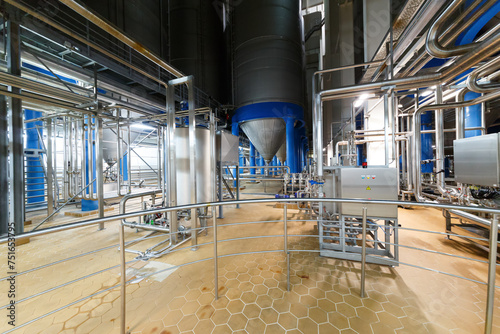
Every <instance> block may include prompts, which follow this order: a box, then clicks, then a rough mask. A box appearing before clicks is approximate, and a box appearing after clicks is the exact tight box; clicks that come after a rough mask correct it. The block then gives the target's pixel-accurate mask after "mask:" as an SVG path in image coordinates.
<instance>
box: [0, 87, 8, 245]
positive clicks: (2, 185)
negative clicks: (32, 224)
mask: <svg viewBox="0 0 500 334" xmlns="http://www.w3.org/2000/svg"><path fill="white" fill-rule="evenodd" d="M8 170H9V137H8V113H7V103H6V97H5V95H0V189H8V188H9V178H8V173H7V171H8ZM0 212H3V214H1V215H0V235H5V234H7V232H8V225H9V215H8V212H9V198H8V196H7V194H6V193H5V192H4V193H3V194H1V196H0Z"/></svg>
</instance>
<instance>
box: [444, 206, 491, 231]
mask: <svg viewBox="0 0 500 334" xmlns="http://www.w3.org/2000/svg"><path fill="white" fill-rule="evenodd" d="M449 211H450V213H451V214H454V215H455V216H459V217H460V218H464V219H466V220H469V221H473V222H475V223H478V224H480V225H483V226H485V227H488V228H490V227H491V222H490V221H489V220H488V219H484V218H481V217H478V216H476V215H473V214H472V213H469V212H464V211H460V210H449Z"/></svg>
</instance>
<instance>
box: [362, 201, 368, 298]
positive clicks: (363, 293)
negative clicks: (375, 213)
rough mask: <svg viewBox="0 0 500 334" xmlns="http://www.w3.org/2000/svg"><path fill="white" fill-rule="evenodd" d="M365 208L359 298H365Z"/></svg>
mask: <svg viewBox="0 0 500 334" xmlns="http://www.w3.org/2000/svg"><path fill="white" fill-rule="evenodd" d="M366 213H367V209H366V207H364V208H363V226H362V227H363V230H362V236H361V298H365V279H366Z"/></svg>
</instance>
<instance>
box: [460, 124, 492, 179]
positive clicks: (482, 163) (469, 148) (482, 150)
mask: <svg viewBox="0 0 500 334" xmlns="http://www.w3.org/2000/svg"><path fill="white" fill-rule="evenodd" d="M453 155H454V163H455V181H457V182H459V183H465V184H471V185H478V186H487V187H498V186H500V133H494V134H490V135H485V136H477V137H471V138H464V139H457V140H455V141H453Z"/></svg>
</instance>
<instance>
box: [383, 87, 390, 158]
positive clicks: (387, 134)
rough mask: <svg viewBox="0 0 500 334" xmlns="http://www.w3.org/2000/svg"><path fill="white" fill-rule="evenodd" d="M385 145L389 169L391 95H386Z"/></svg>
mask: <svg viewBox="0 0 500 334" xmlns="http://www.w3.org/2000/svg"><path fill="white" fill-rule="evenodd" d="M384 144H385V165H386V166H387V167H389V95H388V94H387V93H385V94H384Z"/></svg>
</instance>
